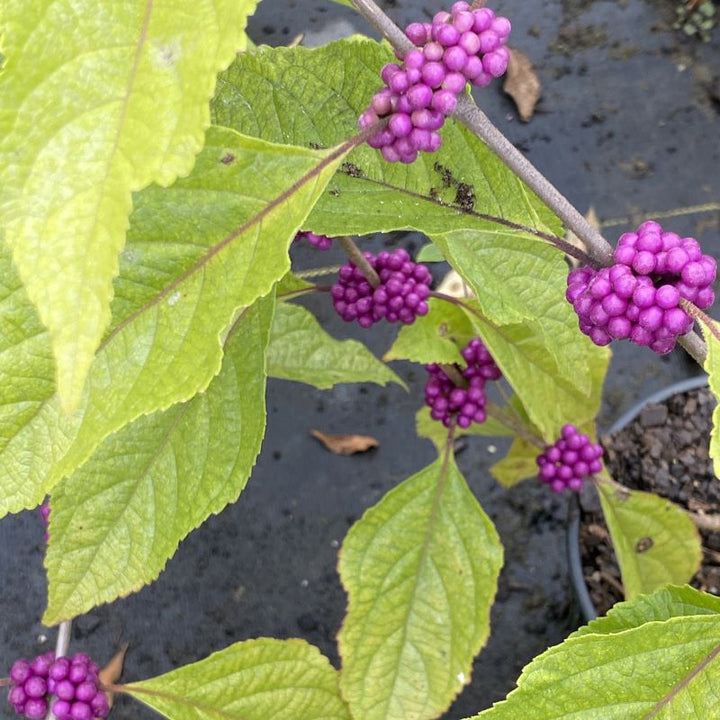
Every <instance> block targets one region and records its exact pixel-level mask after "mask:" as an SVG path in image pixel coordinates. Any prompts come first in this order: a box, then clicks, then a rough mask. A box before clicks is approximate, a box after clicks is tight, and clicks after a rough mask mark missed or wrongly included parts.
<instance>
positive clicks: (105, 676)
mask: <svg viewBox="0 0 720 720" xmlns="http://www.w3.org/2000/svg"><path fill="white" fill-rule="evenodd" d="M128 647H130V643H125V645H123V647H121V648H120V650H118V651H117V652H116V653H115V654H114V655H113V656H112V658H110V662H109V663H108V664H107V665H105V667H104V668H103V669H102V670H100V672H99V673H98V680H100V684H101V685H103V686H104V687H112V686H113V685H115V683H116V682H117V681H118V680H119V679H120V676H121V675H122V671H123V664H124V663H125V653H127V650H128ZM105 694H106V695H107V699H108V704H109V705H110V707H112V706H113V700H114V698H115V693H114V692H111V691H110V690H106V691H105Z"/></svg>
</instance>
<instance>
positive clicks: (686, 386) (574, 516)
mask: <svg viewBox="0 0 720 720" xmlns="http://www.w3.org/2000/svg"><path fill="white" fill-rule="evenodd" d="M707 384H708V376H707V375H697V376H695V377H692V378H688V379H687V380H681V381H679V382H676V383H673V384H672V385H668V386H667V387H664V388H663V389H662V390H659V391H658V392H655V393H653V394H652V395H649V396H648V397H646V398H645V399H644V400H641V401H640V402H638V403H636V404H635V405H633V407H631V408H630V409H629V410H628V411H627V412H625V413H623V414H622V415H621V416H620V417H619V418H618V419H617V420H615V422H614V423H613V424H612V425H611V426H610V428H609V429H608V431H607V433H608V434H612V433H615V432H618V430H622V429H623V428H624V427H625V426H627V425H629V424H630V423H631V422H632V421H633V420H634V419H635V418H636V417H637V416H638V415H639V414H640V413H641V412H642V410H643V409H644V408H645V406H646V405H650V404H652V403H659V402H663V401H665V400H667V399H668V398H669V397H672V396H673V395H678V394H680V393H684V392H689V391H690V390H697V389H699V388H702V387H705V386H706V385H707ZM567 555H568V567H569V570H570V582H571V583H572V586H573V590H574V591H575V597H576V599H577V601H578V604H579V605H580V612H581V613H582V616H583V618H584V619H585V621H586V622H590V621H591V620H594V619H595V618H596V617H597V616H598V613H597V610H596V609H595V606H594V605H593V603H592V600H591V599H590V593H589V592H588V589H587V586H586V585H585V577H584V575H583V570H582V561H581V559H580V503H579V501H578V497H577V495H575V494H573V496H572V497H571V498H570V506H569V511H568V530H567Z"/></svg>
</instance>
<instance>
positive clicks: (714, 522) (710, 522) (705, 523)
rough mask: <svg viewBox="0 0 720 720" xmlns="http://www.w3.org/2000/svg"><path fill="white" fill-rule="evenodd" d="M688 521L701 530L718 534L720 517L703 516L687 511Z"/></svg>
mask: <svg viewBox="0 0 720 720" xmlns="http://www.w3.org/2000/svg"><path fill="white" fill-rule="evenodd" d="M687 514H688V515H689V516H690V519H691V520H692V521H693V522H694V523H695V524H696V525H697V526H698V527H699V528H700V529H701V530H707V531H708V532H714V533H717V532H720V515H703V514H702V513H696V512H690V510H688V511H687Z"/></svg>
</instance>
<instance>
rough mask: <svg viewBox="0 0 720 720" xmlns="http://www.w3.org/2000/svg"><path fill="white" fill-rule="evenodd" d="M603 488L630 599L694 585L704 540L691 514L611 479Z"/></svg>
mask: <svg viewBox="0 0 720 720" xmlns="http://www.w3.org/2000/svg"><path fill="white" fill-rule="evenodd" d="M597 488H598V494H599V495H600V502H601V504H602V509H603V514H604V515H605V521H606V522H607V526H608V529H609V530H610V537H611V538H612V542H613V547H614V549H615V554H616V556H617V559H618V564H619V565H620V571H621V573H622V581H623V588H624V589H625V597H626V598H628V599H632V598H635V597H637V596H638V595H641V594H643V593H649V592H652V591H653V590H657V589H659V588H661V587H663V586H665V585H671V584H675V585H677V584H679V583H685V582H688V581H689V580H690V578H691V577H692V576H693V575H694V574H695V573H696V572H697V569H698V568H699V567H700V561H701V560H702V547H701V543H700V534H699V533H698V531H697V528H696V527H695V524H694V523H693V521H692V520H691V519H690V517H689V516H688V514H687V513H686V512H685V511H684V510H683V509H682V508H680V507H678V506H677V505H674V504H673V503H671V502H670V501H669V500H667V499H665V498H662V497H660V496H659V495H655V494H653V493H646V492H641V491H639V490H628V489H627V488H625V487H622V486H621V485H619V484H617V483H615V482H613V481H612V480H610V479H609V478H602V479H601V480H600V482H599V483H598V484H597Z"/></svg>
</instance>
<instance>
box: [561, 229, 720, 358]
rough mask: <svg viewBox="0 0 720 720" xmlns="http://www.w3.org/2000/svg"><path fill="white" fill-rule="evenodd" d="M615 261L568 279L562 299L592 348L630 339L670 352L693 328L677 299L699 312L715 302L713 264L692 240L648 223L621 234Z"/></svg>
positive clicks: (691, 320)
mask: <svg viewBox="0 0 720 720" xmlns="http://www.w3.org/2000/svg"><path fill="white" fill-rule="evenodd" d="M613 259H614V260H615V264H614V265H612V266H611V267H608V268H602V269H601V270H593V269H592V268H588V267H581V268H578V269H576V270H573V271H572V272H571V273H570V275H569V276H568V288H567V292H566V294H565V296H566V298H567V299H568V301H569V302H570V303H572V305H573V307H574V308H575V312H576V313H577V314H578V317H579V319H580V330H582V332H583V333H585V335H588V336H589V337H590V338H591V339H592V341H593V342H594V343H595V344H596V345H607V344H608V343H610V342H611V341H612V340H613V339H614V338H617V339H623V338H629V339H630V340H631V342H633V343H635V344H636V345H645V346H648V347H650V349H651V350H653V351H655V352H656V353H660V354H664V353H668V352H670V350H672V349H673V347H674V346H675V341H676V340H677V338H678V337H679V336H680V335H684V334H685V333H687V332H689V331H690V330H691V329H692V325H693V319H692V318H691V317H690V315H688V313H687V312H685V310H683V309H682V308H681V307H680V300H681V299H685V300H689V301H690V302H692V303H694V304H695V305H697V307H699V308H700V309H701V310H704V309H705V308H707V307H709V306H710V305H712V303H713V302H714V300H715V293H714V292H713V289H712V283H713V282H714V280H715V276H716V274H717V263H716V262H715V260H714V259H713V258H712V257H710V256H709V255H703V253H702V250H701V249H700V245H699V244H698V242H697V240H695V239H694V238H681V237H680V236H678V235H676V234H675V233H672V232H663V229H662V227H661V226H660V225H659V224H658V223H656V222H654V221H652V220H649V221H648V222H644V223H643V224H642V225H640V227H638V229H637V232H636V233H625V234H624V235H622V236H621V237H620V240H619V241H618V246H617V248H616V249H615V253H614V255H613Z"/></svg>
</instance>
